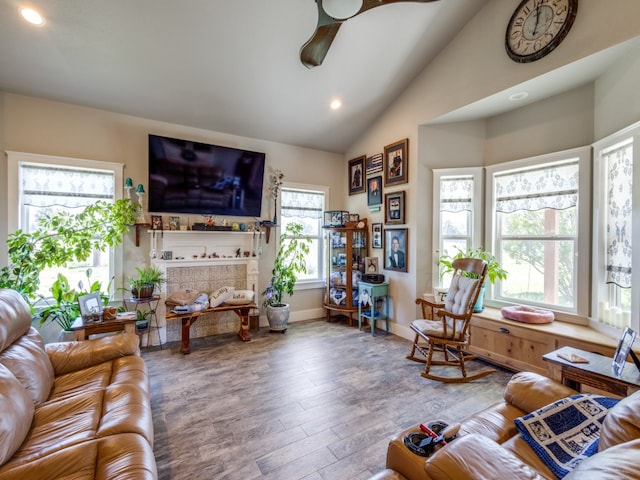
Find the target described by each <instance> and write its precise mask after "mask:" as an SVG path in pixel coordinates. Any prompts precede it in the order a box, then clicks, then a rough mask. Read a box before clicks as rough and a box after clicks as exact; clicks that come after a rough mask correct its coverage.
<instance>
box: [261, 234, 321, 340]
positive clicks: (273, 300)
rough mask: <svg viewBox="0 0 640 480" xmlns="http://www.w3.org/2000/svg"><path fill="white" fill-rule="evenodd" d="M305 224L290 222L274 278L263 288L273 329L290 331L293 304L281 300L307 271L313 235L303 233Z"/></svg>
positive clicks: (271, 328)
mask: <svg viewBox="0 0 640 480" xmlns="http://www.w3.org/2000/svg"><path fill="white" fill-rule="evenodd" d="M303 228H304V227H303V225H302V224H300V223H289V224H287V226H286V228H285V231H284V233H282V235H280V247H279V249H278V253H277V254H276V259H275V262H274V265H273V270H271V282H270V283H269V286H268V287H267V288H266V289H265V290H264V291H263V292H262V296H263V297H264V302H263V303H262V305H263V306H264V307H266V309H267V320H269V329H270V330H271V331H280V332H282V333H284V332H286V331H287V325H288V323H289V313H290V306H289V304H288V303H283V302H282V296H283V295H284V294H285V293H286V294H287V295H289V296H291V295H293V289H294V287H295V284H296V282H297V280H298V275H299V274H300V273H306V272H307V264H306V258H305V257H306V255H307V254H308V253H309V244H310V243H311V239H310V238H309V237H303V236H302V230H303Z"/></svg>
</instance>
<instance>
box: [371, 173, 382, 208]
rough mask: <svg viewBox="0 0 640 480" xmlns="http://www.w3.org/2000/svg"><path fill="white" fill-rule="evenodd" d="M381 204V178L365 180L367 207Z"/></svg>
mask: <svg viewBox="0 0 640 480" xmlns="http://www.w3.org/2000/svg"><path fill="white" fill-rule="evenodd" d="M381 204H382V177H381V176H380V175H378V176H377V177H371V178H367V205H368V206H370V207H371V206H373V205H381Z"/></svg>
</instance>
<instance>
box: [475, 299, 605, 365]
mask: <svg viewBox="0 0 640 480" xmlns="http://www.w3.org/2000/svg"><path fill="white" fill-rule="evenodd" d="M617 345H618V339H617V338H611V337H608V336H606V335H605V334H603V333H601V332H598V331H597V330H594V329H593V328H590V327H588V326H584V325H575V324H572V323H567V322H561V321H558V320H556V321H554V322H552V323H547V324H528V323H521V322H516V321H513V320H508V319H506V318H504V317H503V316H502V314H501V313H500V309H498V308H490V307H487V308H485V309H484V311H483V312H481V313H476V314H474V315H473V317H472V319H471V345H470V347H469V350H470V351H471V352H473V353H475V354H477V355H478V356H479V357H482V358H484V359H486V360H487V361H490V362H491V363H495V364H497V365H500V366H502V367H505V368H508V369H512V370H518V371H531V372H536V373H539V374H541V375H546V374H547V365H546V363H545V362H544V361H543V359H542V356H543V355H544V354H546V353H549V352H552V351H554V350H557V349H559V348H560V347H565V346H569V347H574V348H578V349H581V350H586V351H588V352H596V353H600V354H602V355H606V356H608V357H612V358H613V355H614V353H615V350H616V347H617Z"/></svg>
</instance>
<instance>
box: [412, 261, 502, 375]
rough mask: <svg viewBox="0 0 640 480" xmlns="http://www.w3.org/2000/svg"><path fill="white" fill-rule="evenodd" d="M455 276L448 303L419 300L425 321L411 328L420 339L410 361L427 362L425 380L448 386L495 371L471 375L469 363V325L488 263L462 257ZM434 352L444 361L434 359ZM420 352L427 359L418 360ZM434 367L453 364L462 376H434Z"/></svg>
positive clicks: (457, 264) (417, 338) (415, 342)
mask: <svg viewBox="0 0 640 480" xmlns="http://www.w3.org/2000/svg"><path fill="white" fill-rule="evenodd" d="M453 268H454V274H453V279H452V280H451V285H450V287H449V291H448V293H447V297H446V300H445V303H444V304H443V303H432V302H429V301H427V300H423V299H421V298H418V299H417V300H416V304H418V305H420V306H421V307H422V316H423V318H422V319H419V320H415V321H414V322H413V323H412V324H411V329H412V330H413V331H414V332H416V337H415V340H414V342H413V347H412V348H411V353H410V354H409V355H408V356H407V358H408V359H410V360H414V361H416V362H423V363H425V364H426V365H425V370H424V372H423V373H422V374H421V375H422V376H423V377H425V378H430V379H432V380H438V381H440V382H447V383H460V382H469V381H472V380H476V379H478V378H482V377H485V376H487V375H489V374H491V373H494V372H495V370H493V369H488V370H483V371H481V372H479V373H475V374H473V375H468V374H467V369H466V367H465V361H466V360H473V359H474V358H476V356H475V355H473V354H471V353H469V351H468V350H469V338H470V332H469V324H470V323H471V316H472V315H473V308H474V306H475V304H476V301H477V300H478V296H479V295H480V287H481V286H482V283H483V282H484V278H485V275H486V272H487V262H485V261H484V260H479V259H475V258H459V259H457V260H455V261H454V262H453ZM434 352H437V353H438V356H440V354H441V355H442V359H437V360H436V359H434ZM416 353H419V354H421V355H422V356H424V357H425V358H421V357H416ZM432 365H449V366H455V367H458V368H460V370H461V371H462V376H454V377H442V376H438V375H434V374H432V373H430V371H431V366H432Z"/></svg>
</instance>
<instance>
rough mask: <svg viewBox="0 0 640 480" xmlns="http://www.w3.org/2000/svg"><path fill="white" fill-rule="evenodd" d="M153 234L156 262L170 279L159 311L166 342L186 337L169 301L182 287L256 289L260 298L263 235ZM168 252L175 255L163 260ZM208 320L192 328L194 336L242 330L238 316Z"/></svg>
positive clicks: (211, 289) (162, 335) (250, 233)
mask: <svg viewBox="0 0 640 480" xmlns="http://www.w3.org/2000/svg"><path fill="white" fill-rule="evenodd" d="M148 233H149V238H150V242H151V250H150V251H151V256H152V259H151V263H152V264H153V265H155V266H157V267H158V268H159V269H160V270H161V271H162V272H163V274H164V276H165V278H166V279H167V283H166V284H164V285H163V286H162V289H161V292H160V296H161V298H160V302H159V304H158V309H157V312H156V313H157V317H158V325H159V327H160V336H161V338H163V342H164V341H169V342H173V341H179V340H180V338H181V330H180V325H179V323H180V322H179V321H176V320H175V319H169V320H168V321H167V319H166V308H165V303H164V300H165V299H166V298H167V296H168V295H170V294H171V293H173V292H174V291H176V290H179V289H180V288H191V289H196V290H199V291H201V292H207V293H208V294H210V293H211V292H212V291H214V290H216V289H217V288H220V287H222V286H232V287H235V288H236V289H246V290H253V292H254V294H255V295H256V296H257V294H258V292H257V291H256V289H257V288H258V285H259V283H258V281H259V273H260V271H259V270H260V253H261V250H262V249H261V241H262V232H219V231H213V232H212V231H199V230H187V231H181V230H169V231H167V230H164V231H163V230H150V231H149V232H148ZM163 252H171V254H170V255H167V254H166V253H165V254H164V258H163ZM154 254H155V258H154ZM238 254H239V256H238ZM169 257H170V258H169ZM206 317H207V318H203V319H202V320H200V321H198V323H197V324H196V325H194V327H192V332H191V337H192V338H196V337H203V336H208V335H214V334H217V333H228V332H232V331H237V327H238V326H237V318H236V316H235V315H234V314H233V313H231V314H229V315H228V316H225V315H224V313H222V314H220V313H212V314H207V315H206Z"/></svg>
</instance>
